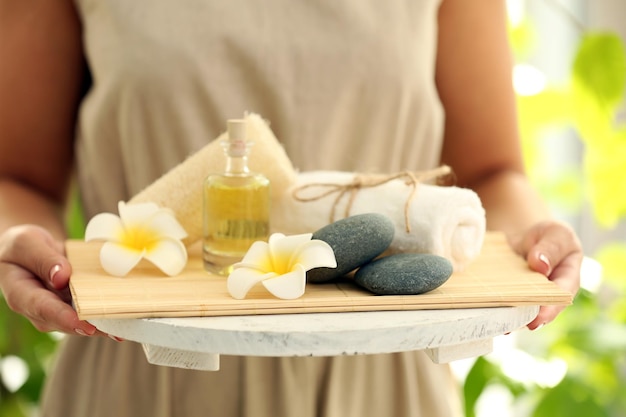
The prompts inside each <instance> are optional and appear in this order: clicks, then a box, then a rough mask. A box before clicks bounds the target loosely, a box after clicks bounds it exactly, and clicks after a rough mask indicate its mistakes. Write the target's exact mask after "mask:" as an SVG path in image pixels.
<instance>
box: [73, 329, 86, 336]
mask: <svg viewBox="0 0 626 417" xmlns="http://www.w3.org/2000/svg"><path fill="white" fill-rule="evenodd" d="M74 331H75V332H76V334H78V335H80V336H89V335H88V334H87V333H86V332H85V331H84V330H83V329H79V328H76V329H74Z"/></svg>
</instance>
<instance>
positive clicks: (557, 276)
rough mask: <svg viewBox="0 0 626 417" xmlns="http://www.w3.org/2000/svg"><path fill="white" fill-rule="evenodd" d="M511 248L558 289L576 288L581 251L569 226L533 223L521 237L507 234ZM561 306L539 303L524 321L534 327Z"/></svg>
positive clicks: (545, 322)
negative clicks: (539, 307)
mask: <svg viewBox="0 0 626 417" xmlns="http://www.w3.org/2000/svg"><path fill="white" fill-rule="evenodd" d="M509 243H510V244H511V247H512V248H513V249H514V250H515V251H516V252H517V253H519V254H520V255H522V256H523V257H525V258H526V260H527V261H528V265H529V267H530V268H531V269H532V270H533V271H537V272H540V273H542V274H544V275H545V276H546V277H547V278H548V279H549V280H550V281H552V282H554V283H555V284H557V285H558V286H559V287H561V288H562V289H564V290H566V291H568V292H570V293H572V295H576V293H577V292H578V289H579V288H580V267H581V264H582V260H583V251H582V247H581V244H580V241H579V240H578V238H577V237H576V234H575V233H574V231H573V230H572V228H571V227H569V226H568V225H566V224H564V223H560V222H556V221H546V222H541V223H538V224H536V225H535V226H533V227H531V228H530V229H529V230H527V231H526V233H524V234H523V235H521V236H514V237H509ZM564 308H565V306H542V307H541V309H540V310H539V314H538V315H537V317H536V318H535V319H534V320H533V321H532V322H530V323H529V324H528V328H529V329H530V330H535V329H537V328H539V327H541V326H542V325H544V324H547V323H549V322H551V321H552V320H554V318H555V317H556V316H557V315H558V314H559V313H560V312H561V311H562V310H563V309H564Z"/></svg>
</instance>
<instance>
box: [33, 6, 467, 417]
mask: <svg viewBox="0 0 626 417" xmlns="http://www.w3.org/2000/svg"><path fill="white" fill-rule="evenodd" d="M439 2H440V0H419V1H416V0H385V1H380V0H345V1H334V0H266V1H244V0H228V1H224V0H181V1H172V0H107V1H101V0H76V3H77V8H78V11H79V14H80V16H81V18H82V21H83V25H84V41H85V48H86V51H87V59H88V62H89V64H90V67H91V70H92V76H93V88H92V89H91V91H90V92H89V94H88V96H87V97H86V99H85V101H84V104H83V106H82V108H81V111H80V120H79V126H78V129H77V132H78V133H77V134H78V140H77V153H76V156H77V166H78V176H79V181H80V185H81V189H82V193H83V198H84V205H85V209H86V211H87V213H86V214H87V216H88V217H91V216H93V215H94V214H96V213H99V212H102V211H113V212H115V211H116V209H117V202H118V201H119V200H128V199H129V198H130V197H131V196H133V195H134V194H136V193H137V192H139V191H140V190H141V189H143V188H144V187H145V186H147V185H148V184H150V183H151V182H152V181H154V180H155V179H157V178H158V177H159V176H160V175H162V174H163V173H164V172H166V171H167V170H168V169H170V168H171V167H173V166H175V165H176V164H178V163H179V162H181V161H182V160H183V159H184V158H185V157H186V156H188V155H189V154H191V153H192V152H194V151H195V150H198V149H200V148H201V147H202V146H203V145H204V144H206V143H207V142H208V141H210V140H212V139H213V138H215V137H216V136H217V135H218V134H219V133H220V132H222V131H223V130H224V129H225V121H226V119H228V118H234V117H240V116H241V115H242V114H243V113H244V111H253V112H256V113H259V114H261V115H262V116H263V117H264V118H266V119H267V120H269V122H270V124H271V127H272V130H273V131H274V133H275V134H276V136H277V138H278V139H279V140H280V141H281V142H282V143H283V144H284V146H285V149H286V151H287V153H288V155H289V156H290V158H291V159H292V161H293V163H294V165H295V166H296V167H297V168H298V169H300V170H303V171H304V170H313V169H337V170H345V171H380V172H395V171H400V170H405V169H425V168H430V167H433V166H436V165H437V164H438V156H439V153H440V149H441V140H442V126H443V113H442V108H441V104H440V102H439V99H438V96H437V92H436V89H435V86H434V65H435V54H436V35H437V25H436V23H437V10H438V7H439ZM458 400H459V398H458V392H457V388H456V386H455V384H454V382H453V380H452V377H451V375H450V372H449V368H448V367H447V366H442V365H434V364H433V363H432V362H431V361H430V360H429V359H428V358H426V357H425V355H423V354H422V353H419V352H409V353H397V354H388V355H371V356H370V355H362V356H342V357H321V358H311V357H307V358H257V357H222V358H221V370H220V371H219V372H200V371H189V370H182V369H176V368H166V367H158V366H153V365H149V364H148V363H147V362H146V359H145V357H144V354H143V352H142V349H141V347H140V346H139V345H137V344H135V343H132V342H122V343H117V342H114V341H112V340H108V339H106V338H86V337H68V338H67V339H66V340H65V341H64V343H63V344H62V346H61V348H60V350H59V352H58V359H57V361H56V368H55V371H54V372H53V373H52V375H51V377H50V378H49V380H48V384H47V386H46V390H45V395H44V400H43V402H42V410H43V416H44V417H100V416H115V417H144V416H150V417H170V416H176V417H195V416H203V417H206V416H217V417H235V416H242V417H287V416H294V417H368V416H372V417H406V416H424V417H426V416H428V417H433V416H438V417H448V416H453V415H458V414H456V413H458V411H459V401H458Z"/></svg>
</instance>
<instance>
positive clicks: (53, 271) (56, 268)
mask: <svg viewBox="0 0 626 417" xmlns="http://www.w3.org/2000/svg"><path fill="white" fill-rule="evenodd" d="M60 270H61V265H59V264H57V265H54V266H53V267H52V268H50V275H49V277H48V279H49V280H50V283H51V284H54V277H56V275H57V273H58V272H59V271H60Z"/></svg>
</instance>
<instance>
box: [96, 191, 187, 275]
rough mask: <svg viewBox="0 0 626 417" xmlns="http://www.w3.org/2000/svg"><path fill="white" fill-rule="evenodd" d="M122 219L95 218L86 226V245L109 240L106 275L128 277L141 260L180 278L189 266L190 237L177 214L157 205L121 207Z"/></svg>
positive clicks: (103, 253) (102, 258)
mask: <svg viewBox="0 0 626 417" xmlns="http://www.w3.org/2000/svg"><path fill="white" fill-rule="evenodd" d="M118 211H119V213H120V215H119V217H118V216H116V215H115V214H111V213H100V214H97V215H95V216H94V217H93V218H92V219H91V220H90V221H89V223H88V224H87V228H86V230H85V241H90V240H106V242H105V243H104V245H102V249H101V250H100V263H101V264H102V268H104V270H105V271H106V272H108V273H109V274H111V275H115V276H119V277H122V276H125V275H126V274H128V273H129V272H130V270H131V269H133V268H134V267H135V266H136V265H137V264H138V263H139V261H140V260H141V259H142V258H145V259H147V260H148V261H150V262H152V263H153V264H154V265H155V266H156V267H157V268H159V269H160V270H161V271H163V272H164V273H165V274H167V275H170V276H174V275H178V274H179V273H180V272H181V271H182V270H183V268H184V267H185V265H186V264H187V249H186V248H185V245H184V244H183V243H182V242H181V239H183V238H185V237H186V236H187V233H186V232H185V229H183V227H182V226H181V225H180V223H178V221H177V220H176V217H175V216H174V213H173V212H172V211H171V210H169V209H166V208H160V207H159V206H157V205H156V204H154V203H137V204H125V203H124V202H123V201H120V202H119V204H118Z"/></svg>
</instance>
